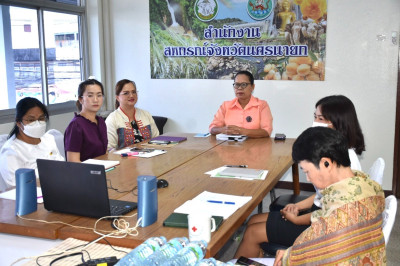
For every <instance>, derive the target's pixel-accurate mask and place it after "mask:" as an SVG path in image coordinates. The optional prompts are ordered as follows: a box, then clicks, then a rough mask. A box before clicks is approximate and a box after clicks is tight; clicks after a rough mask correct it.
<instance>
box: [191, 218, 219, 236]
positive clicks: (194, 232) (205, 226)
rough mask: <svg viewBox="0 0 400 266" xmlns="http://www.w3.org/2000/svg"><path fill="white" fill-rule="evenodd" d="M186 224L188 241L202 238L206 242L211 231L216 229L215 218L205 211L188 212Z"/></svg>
mask: <svg viewBox="0 0 400 266" xmlns="http://www.w3.org/2000/svg"><path fill="white" fill-rule="evenodd" d="M211 224H212V226H211ZM188 225H189V227H188V229H189V240H190V241H196V240H204V241H206V242H207V243H208V242H210V239H211V232H214V231H215V229H216V226H215V219H214V218H212V217H211V215H210V214H206V213H191V214H189V215H188Z"/></svg>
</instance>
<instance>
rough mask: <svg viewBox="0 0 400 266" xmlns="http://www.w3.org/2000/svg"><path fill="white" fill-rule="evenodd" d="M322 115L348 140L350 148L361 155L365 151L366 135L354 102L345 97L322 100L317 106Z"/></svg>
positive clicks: (336, 96) (333, 96)
mask: <svg viewBox="0 0 400 266" xmlns="http://www.w3.org/2000/svg"><path fill="white" fill-rule="evenodd" d="M317 106H319V107H320V110H321V114H322V115H323V117H324V118H325V119H326V120H329V121H331V122H332V125H333V127H334V128H335V129H336V130H338V131H339V132H341V133H342V134H343V136H345V137H346V138H347V142H348V146H349V148H353V149H354V150H355V152H356V153H357V154H358V155H360V154H361V153H362V152H363V151H365V143H364V135H363V133H362V130H361V127H360V123H358V119H357V113H356V109H355V108H354V105H353V103H352V101H351V100H350V99H349V98H347V97H346V96H343V95H332V96H327V97H325V98H322V99H321V100H319V101H318V102H317V103H316V104H315V108H317Z"/></svg>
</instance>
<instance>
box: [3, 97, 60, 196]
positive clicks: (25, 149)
mask: <svg viewBox="0 0 400 266" xmlns="http://www.w3.org/2000/svg"><path fill="white" fill-rule="evenodd" d="M48 120H49V113H48V111H47V109H46V106H45V105H44V104H43V103H41V102H40V101H39V100H37V99H35V98H31V97H26V98H23V99H21V100H20V101H19V102H18V103H17V106H16V113H15V125H14V127H13V129H12V130H11V132H10V135H9V136H8V140H7V142H6V143H5V144H4V145H3V147H2V148H1V150H0V174H1V176H2V178H3V182H4V183H5V186H6V188H9V187H12V186H15V171H16V170H18V169H19V168H30V169H35V171H37V166H36V159H49V160H59V161H62V160H64V157H63V156H62V155H61V154H60V152H59V151H58V148H57V145H56V142H55V139H54V137H53V135H50V134H45V133H46V126H47V121H48ZM36 176H37V174H36Z"/></svg>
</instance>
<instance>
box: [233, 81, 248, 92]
mask: <svg viewBox="0 0 400 266" xmlns="http://www.w3.org/2000/svg"><path fill="white" fill-rule="evenodd" d="M249 85H250V83H247V82H243V83H237V82H235V83H233V87H234V88H235V89H239V88H240V89H241V90H244V89H246V88H247V86H249Z"/></svg>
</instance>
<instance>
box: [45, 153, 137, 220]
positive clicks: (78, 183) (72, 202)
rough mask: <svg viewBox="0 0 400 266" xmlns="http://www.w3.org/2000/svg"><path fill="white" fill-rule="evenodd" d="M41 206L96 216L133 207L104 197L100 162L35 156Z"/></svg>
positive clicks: (53, 209) (130, 204)
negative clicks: (41, 199) (73, 161)
mask: <svg viewBox="0 0 400 266" xmlns="http://www.w3.org/2000/svg"><path fill="white" fill-rule="evenodd" d="M37 166H38V171H39V180H40V186H41V188H42V193H43V203H44V207H45V208H46V210H48V211H56V212H62V213H70V214H76V215H81V216H88V217H94V218H100V217H104V216H110V215H111V216H119V215H123V214H125V213H128V212H130V211H132V210H134V209H136V208H137V204H136V203H135V202H129V201H121V200H111V199H109V198H108V190H107V180H106V173H105V169H104V165H96V164H86V163H71V162H64V161H53V160H44V159H37Z"/></svg>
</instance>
